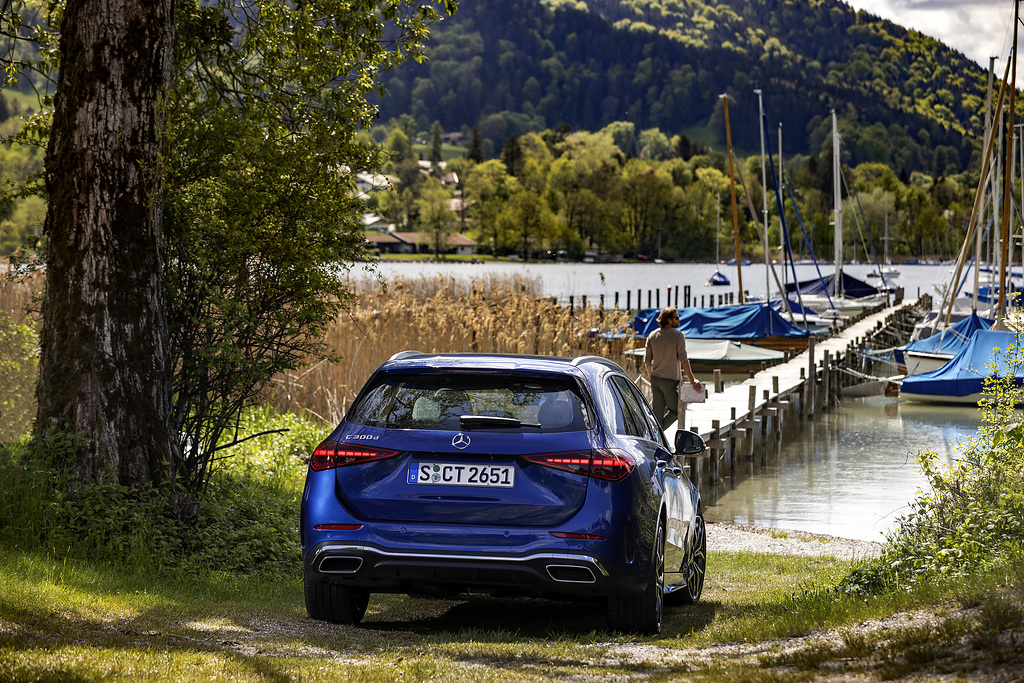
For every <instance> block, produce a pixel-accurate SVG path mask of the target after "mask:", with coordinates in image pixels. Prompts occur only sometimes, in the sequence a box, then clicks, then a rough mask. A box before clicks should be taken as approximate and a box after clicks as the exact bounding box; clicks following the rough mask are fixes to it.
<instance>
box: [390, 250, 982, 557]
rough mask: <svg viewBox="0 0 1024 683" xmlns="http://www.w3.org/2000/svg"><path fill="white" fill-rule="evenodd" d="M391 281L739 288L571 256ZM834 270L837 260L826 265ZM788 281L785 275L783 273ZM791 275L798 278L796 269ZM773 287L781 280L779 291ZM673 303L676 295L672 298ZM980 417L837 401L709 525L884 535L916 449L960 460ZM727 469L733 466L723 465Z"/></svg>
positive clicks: (808, 272) (747, 270) (717, 489)
mask: <svg viewBox="0 0 1024 683" xmlns="http://www.w3.org/2000/svg"><path fill="white" fill-rule="evenodd" d="M379 268H380V272H381V273H382V274H383V275H384V277H385V279H390V278H393V277H404V278H417V277H421V276H423V277H428V278H432V277H435V276H445V277H454V278H457V279H463V278H480V279H487V278H492V277H498V278H506V277H507V278H511V277H513V276H520V277H523V278H527V279H532V280H535V281H536V282H538V286H539V287H540V290H541V294H542V295H544V296H553V297H558V298H559V299H561V300H563V301H565V300H567V299H568V297H570V296H572V297H574V298H576V299H577V300H578V299H579V298H581V297H584V296H585V297H587V300H588V303H590V304H591V305H596V304H597V302H598V301H599V300H600V297H601V295H604V297H605V304H606V306H608V307H611V306H612V305H613V303H614V299H615V293H616V292H618V293H619V301H620V306H621V307H623V308H624V307H625V302H626V292H627V291H629V292H631V299H632V304H633V306H634V307H635V306H636V298H637V290H640V292H641V294H642V299H643V304H644V305H646V304H647V296H648V294H647V292H648V291H649V290H650V291H654V290H660V291H661V297H662V304H663V305H665V304H666V303H667V301H666V299H665V296H666V289H667V288H672V292H673V297H674V291H675V287H679V290H680V294H679V297H680V298H679V305H682V304H683V291H684V288H685V287H686V286H689V287H690V291H691V303H692V304H693V305H701V303H702V302H701V301H700V297H701V296H704V297H706V299H705V304H706V305H711V301H710V295H711V294H712V293H714V294H715V296H716V299H717V295H718V294H719V293H720V292H723V291H724V292H728V291H732V292H734V293H735V292H736V291H737V289H736V284H737V282H738V277H737V272H736V268H735V266H720V270H721V271H722V272H723V273H724V274H725V275H726V276H727V277H729V279H730V280H731V282H732V283H733V286H732V287H705V286H704V282H705V281H706V280H707V278H708V277H710V276H711V274H712V273H714V271H715V266H714V265H713V264H653V263H652V264H575V263H573V264H569V263H489V264H467V263H406V262H402V263H398V262H384V263H381V264H380V266H379ZM898 268H899V270H900V275H899V277H898V278H896V279H895V282H896V284H897V285H900V286H902V287H903V288H904V292H905V296H906V298H907V299H911V300H916V299H917V298H919V297H920V296H921V295H922V294H931V295H932V296H933V299H934V300H935V303H936V305H937V304H938V300H939V296H938V295H937V294H936V293H935V290H934V288H933V286H935V285H941V284H943V283H944V282H945V281H946V280H947V279H948V278H949V277H950V275H951V273H952V270H953V267H952V265H903V266H899V267H898ZM844 270H845V272H847V273H849V274H850V275H853V276H854V277H857V278H859V279H862V280H865V281H870V280H868V279H867V277H866V275H867V273H868V272H869V270H870V268H869V266H865V265H848V266H845V267H844ZM821 272H822V274H826V275H827V274H831V273H832V272H833V268H832V267H831V266H822V267H821ZM816 273H817V271H816V269H815V267H814V266H813V265H799V266H797V278H799V279H800V280H805V279H810V278H812V277H815V276H816ZM740 274H741V275H742V278H743V288H744V290H747V291H748V292H749V293H750V295H753V296H758V297H760V296H763V295H764V293H765V291H766V273H765V268H764V267H763V266H744V267H743V268H742V271H741V273H740ZM779 277H780V279H781V277H782V276H781V274H780V276H779ZM788 279H789V280H792V275H790V276H789V278H788ZM772 288H773V289H774V281H773V287H772ZM672 303H673V304H674V303H675V302H674V300H673V301H672ZM980 424H981V415H980V413H979V412H978V410H977V409H976V408H971V407H951V406H928V405H920V404H912V403H908V402H901V401H898V400H897V399H894V398H886V397H882V396H876V397H871V398H866V399H854V400H847V401H844V402H843V403H842V405H841V406H839V407H838V408H836V409H834V410H832V411H830V412H827V413H823V414H821V415H819V416H818V417H817V418H816V419H815V420H814V422H813V423H811V424H807V425H801V424H800V420H799V419H789V420H788V422H787V424H786V433H785V434H784V436H783V439H782V447H781V449H780V453H779V455H778V457H773V458H772V459H771V462H769V463H768V464H767V465H765V466H763V467H762V466H761V465H760V462H759V458H756V457H755V462H750V461H745V460H743V459H742V458H738V459H737V464H736V471H735V474H734V476H725V477H724V478H723V479H722V481H721V482H720V483H718V484H717V485H715V486H713V487H712V488H711V490H709V491H706V492H704V494H703V495H704V504H705V514H706V515H707V518H708V520H709V521H712V522H716V521H717V522H732V523H737V524H755V525H760V526H766V527H772V528H778V529H793V530H798V531H808V532H813V533H822V534H830V535H833V536H840V537H845V538H857V539H863V540H874V541H881V540H884V538H885V535H886V533H887V532H889V531H890V530H892V529H893V528H894V527H895V525H896V521H897V518H898V517H899V516H900V515H901V514H904V513H905V512H906V511H907V504H908V503H909V502H910V501H912V500H913V499H914V497H915V496H916V494H917V492H918V490H919V489H920V488H921V487H922V486H924V485H925V484H926V482H925V480H924V477H923V476H922V475H921V473H920V469H919V468H918V465H917V461H916V455H917V453H918V452H919V451H931V452H935V453H937V454H938V455H939V460H940V462H943V463H952V462H953V461H954V460H955V459H956V457H957V454H958V450H957V443H958V442H959V441H960V440H961V439H962V438H963V437H964V436H973V435H975V434H977V432H978V427H979V425H980ZM723 470H724V471H723V472H722V474H723V475H730V472H729V471H728V470H727V469H726V468H723Z"/></svg>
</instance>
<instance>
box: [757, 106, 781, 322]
mask: <svg viewBox="0 0 1024 683" xmlns="http://www.w3.org/2000/svg"><path fill="white" fill-rule="evenodd" d="M754 94H755V95H757V110H758V120H757V127H758V129H759V130H760V131H761V207H762V208H761V214H762V216H763V217H764V300H765V303H767V302H768V300H769V299H770V298H771V295H772V285H771V277H770V276H771V272H770V269H771V258H770V256H769V255H768V176H767V174H766V172H765V167H764V127H765V120H764V100H763V99H762V98H761V89H760V88H756V89H755V90H754ZM782 296H786V293H785V292H782Z"/></svg>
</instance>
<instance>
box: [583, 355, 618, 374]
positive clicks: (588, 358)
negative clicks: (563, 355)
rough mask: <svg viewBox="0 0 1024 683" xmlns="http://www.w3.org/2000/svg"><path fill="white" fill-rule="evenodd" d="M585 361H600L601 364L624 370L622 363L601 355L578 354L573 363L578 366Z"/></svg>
mask: <svg viewBox="0 0 1024 683" xmlns="http://www.w3.org/2000/svg"><path fill="white" fill-rule="evenodd" d="M584 363H600V364H601V365H606V366H608V367H610V368H611V369H613V370H618V371H619V372H622V366H621V365H619V364H618V363H616V362H615V361H613V360H608V359H607V358H602V357H601V356H577V357H576V358H573V359H572V364H573V365H574V366H577V367H578V366H580V365H583V364H584Z"/></svg>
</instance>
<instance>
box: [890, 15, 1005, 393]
mask: <svg viewBox="0 0 1024 683" xmlns="http://www.w3.org/2000/svg"><path fill="white" fill-rule="evenodd" d="M1018 22H1019V6H1018V4H1017V3H1014V17H1013V45H1017V29H1018V25H1019V24H1018ZM1011 69H1012V74H1013V77H1012V79H1011V77H1010V74H1011ZM1016 73H1017V52H1016V50H1014V51H1013V53H1012V57H1011V59H1010V63H1009V64H1008V65H1007V71H1006V74H1005V75H1004V76H1003V83H1002V88H1001V91H1000V94H999V103H998V104H997V105H996V118H997V119H1000V120H1001V115H1000V112H1001V110H1002V103H1003V97H1004V95H1005V94H1006V92H1007V91H1009V115H1008V122H1007V124H1008V125H1007V146H1006V165H1005V170H1004V171H1003V178H1002V181H1003V192H1002V202H1003V206H1002V210H1001V212H1000V213H1001V220H1000V221H999V222H1000V223H1001V226H1002V230H1001V236H1000V239H999V247H1000V249H999V251H1000V254H999V257H998V260H997V261H996V264H997V266H998V269H999V285H998V289H997V290H996V292H997V294H998V302H997V304H996V307H995V309H994V312H995V316H994V317H995V319H994V321H993V322H992V324H991V327H990V328H989V329H987V330H976V331H975V332H974V333H973V334H972V335H971V337H970V338H969V339H968V341H967V343H966V344H965V345H964V346H963V348H961V349H960V350H959V351H958V352H957V353H956V355H955V356H953V358H952V359H950V360H949V361H948V362H947V363H945V364H944V365H943V366H942V367H940V368H939V369H937V370H933V371H931V372H926V373H922V374H917V375H911V376H909V377H906V378H905V379H903V381H902V382H901V384H900V399H901V400H903V399H910V400H918V401H922V400H923V401H932V402H956V403H972V404H976V403H977V402H978V400H979V399H980V398H981V396H982V394H983V392H984V391H985V389H986V387H985V380H986V378H992V377H996V378H1009V379H1010V380H1011V382H1012V384H1013V385H1015V386H1018V387H1019V386H1021V385H1022V384H1024V366H1022V365H1021V363H1020V359H1019V349H1020V347H1021V334H1022V333H1021V332H1020V331H1010V330H1008V329H1007V325H1006V323H1005V321H1004V317H1005V315H1006V305H1007V296H1006V291H1007V287H1006V279H1007V275H1008V274H1009V271H1010V268H1009V243H1010V230H1009V227H1010V225H1009V224H1010V220H1009V218H1010V216H1009V211H1010V199H1011V196H1010V195H1011V186H1010V181H1011V175H1012V173H1011V171H1010V168H1011V165H1012V154H1013V138H1014V135H1013V131H1014V128H1015V126H1014V114H1015V112H1014V105H1015V94H1016V90H1017V88H1016V86H1015V85H1014V83H1015V81H1016ZM990 79H991V67H990ZM986 118H987V117H986ZM998 137H999V136H996V135H993V134H992V129H991V127H989V126H986V135H985V138H986V139H985V145H984V147H985V153H984V155H983V156H982V166H981V173H980V174H979V185H978V190H977V192H976V193H975V199H974V208H973V210H972V212H971V219H970V222H969V223H968V229H967V235H966V237H965V238H964V243H963V245H962V247H961V249H960V254H959V256H958V257H957V265H956V270H955V272H954V275H953V278H952V279H951V280H950V282H949V284H948V286H947V288H946V296H944V297H943V303H942V305H941V306H940V310H943V309H946V311H947V312H946V319H945V325H947V326H948V325H949V323H950V319H951V317H952V313H953V306H954V303H955V302H956V298H955V297H956V293H957V290H956V285H957V282H958V281H959V280H960V275H961V274H962V273H963V270H964V267H965V266H966V264H967V256H968V252H969V250H970V244H971V241H972V240H976V249H975V251H976V254H975V259H974V261H975V266H974V267H975V283H976V289H977V282H978V274H979V272H980V267H979V265H980V264H979V263H978V262H979V261H980V260H981V258H980V256H981V254H980V252H981V249H980V243H981V237H980V235H981V233H980V232H979V231H978V223H979V221H978V219H979V215H980V213H981V207H982V204H983V202H984V198H985V194H986V193H985V183H986V182H988V180H989V179H990V178H992V179H994V176H995V175H997V174H996V173H993V174H992V176H989V175H988V168H989V163H990V161H991V159H992V158H994V157H995V156H996V155H993V154H992V149H993V143H994V141H995V140H996V139H997V138H998ZM994 184H995V183H994V182H993V185H994ZM992 194H993V197H994V196H995V193H992ZM994 217H995V212H993V218H994ZM994 224H995V220H993V225H994ZM993 255H995V249H993ZM977 301H978V297H977V292H976V293H975V297H974V304H973V308H974V310H976V308H977ZM947 303H948V308H946V306H947ZM973 315H974V314H972V316H973ZM936 323H938V320H936Z"/></svg>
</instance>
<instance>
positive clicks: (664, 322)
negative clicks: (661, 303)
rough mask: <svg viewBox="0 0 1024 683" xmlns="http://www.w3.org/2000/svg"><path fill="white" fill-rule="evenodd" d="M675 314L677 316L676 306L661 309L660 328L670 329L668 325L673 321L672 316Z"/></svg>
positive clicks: (659, 315)
mask: <svg viewBox="0 0 1024 683" xmlns="http://www.w3.org/2000/svg"><path fill="white" fill-rule="evenodd" d="M675 314H676V309H675V306H670V307H668V308H663V309H661V313H659V314H658V326H659V327H668V325H669V322H668V321H669V320H671V319H672V316H674V315H675Z"/></svg>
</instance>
